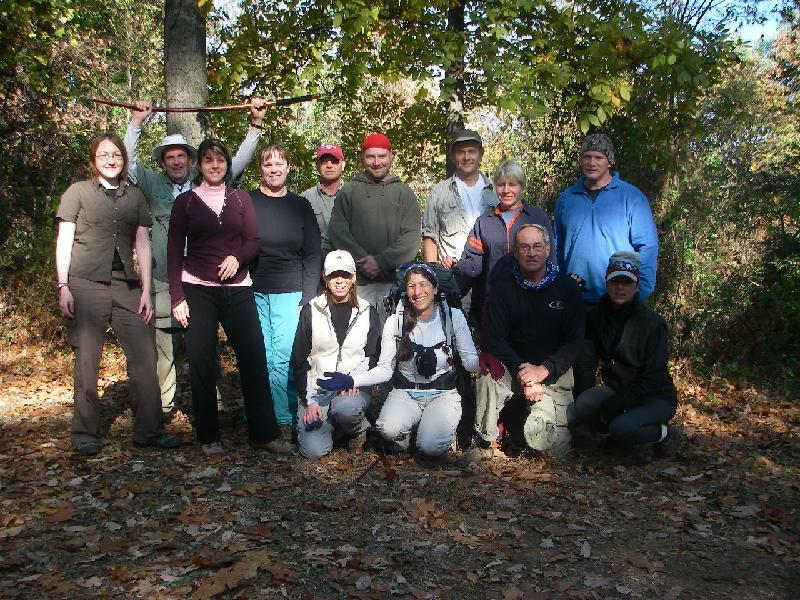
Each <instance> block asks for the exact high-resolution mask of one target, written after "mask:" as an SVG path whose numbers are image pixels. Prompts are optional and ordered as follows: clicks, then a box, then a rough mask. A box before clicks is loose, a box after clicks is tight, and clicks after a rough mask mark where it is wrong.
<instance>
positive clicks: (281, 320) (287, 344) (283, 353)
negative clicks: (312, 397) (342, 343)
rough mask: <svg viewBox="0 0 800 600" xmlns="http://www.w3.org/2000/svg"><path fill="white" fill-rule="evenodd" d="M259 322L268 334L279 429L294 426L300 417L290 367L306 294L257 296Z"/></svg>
mask: <svg viewBox="0 0 800 600" xmlns="http://www.w3.org/2000/svg"><path fill="white" fill-rule="evenodd" d="M255 297H256V307H257V308H258V320H259V321H260V322H261V331H262V333H263V334H264V348H265V349H266V351H267V370H268V371H269V385H270V388H271V389H272V402H273V404H274V405H275V417H276V418H277V420H278V425H291V424H292V417H293V416H294V415H295V414H297V389H296V388H295V385H294V376H293V375H292V372H291V368H290V366H289V359H290V358H291V356H292V345H293V344H294V335H295V333H296V332H297V323H298V321H299V318H300V300H301V299H302V297H303V294H302V292H286V293H284V294H264V293H261V292H256V293H255Z"/></svg>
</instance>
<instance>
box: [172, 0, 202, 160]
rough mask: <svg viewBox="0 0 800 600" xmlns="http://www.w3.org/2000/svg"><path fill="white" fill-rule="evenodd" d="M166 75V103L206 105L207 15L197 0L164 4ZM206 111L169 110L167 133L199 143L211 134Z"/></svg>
mask: <svg viewBox="0 0 800 600" xmlns="http://www.w3.org/2000/svg"><path fill="white" fill-rule="evenodd" d="M164 78H165V79H166V88H167V106H175V107H178V106H205V105H206V103H207V102H208V74H207V72H206V18H205V15H204V14H203V13H202V12H201V11H200V8H199V7H198V5H197V0H166V4H165V8H164ZM208 130H209V127H208V117H207V116H206V113H167V133H168V134H173V133H182V134H183V135H184V136H185V137H186V139H187V140H188V141H189V143H190V144H192V145H193V146H197V145H198V144H199V143H200V142H201V141H202V140H203V139H204V138H206V137H207V136H208Z"/></svg>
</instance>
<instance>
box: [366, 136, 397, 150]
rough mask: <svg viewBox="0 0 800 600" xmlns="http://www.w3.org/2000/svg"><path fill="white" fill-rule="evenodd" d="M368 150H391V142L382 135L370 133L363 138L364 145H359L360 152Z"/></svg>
mask: <svg viewBox="0 0 800 600" xmlns="http://www.w3.org/2000/svg"><path fill="white" fill-rule="evenodd" d="M370 148H383V149H384V150H391V149H392V142H391V141H390V140H389V138H388V137H386V136H385V135H383V134H382V133H370V134H369V135H368V136H367V137H365V138H364V143H363V144H361V150H369V149H370Z"/></svg>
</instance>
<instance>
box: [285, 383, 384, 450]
mask: <svg viewBox="0 0 800 600" xmlns="http://www.w3.org/2000/svg"><path fill="white" fill-rule="evenodd" d="M317 399H318V400H319V406H320V408H321V409H322V425H321V426H320V427H318V428H317V429H314V430H312V431H308V430H306V427H305V425H304V424H303V416H304V415H305V412H306V407H304V406H303V405H302V404H301V405H300V406H299V407H298V408H297V444H298V445H299V447H300V454H302V455H303V456H305V457H306V458H310V459H312V460H316V459H319V458H322V457H323V456H325V455H326V454H328V453H329V452H330V451H331V450H332V449H333V440H334V439H340V438H343V437H355V436H356V435H358V434H359V433H361V432H362V431H366V430H367V429H368V428H369V421H367V420H366V419H365V418H364V413H365V412H366V410H367V405H368V404H369V393H368V392H363V391H362V392H360V393H359V394H358V395H356V396H350V395H349V394H347V393H345V394H337V395H332V394H325V395H322V396H317Z"/></svg>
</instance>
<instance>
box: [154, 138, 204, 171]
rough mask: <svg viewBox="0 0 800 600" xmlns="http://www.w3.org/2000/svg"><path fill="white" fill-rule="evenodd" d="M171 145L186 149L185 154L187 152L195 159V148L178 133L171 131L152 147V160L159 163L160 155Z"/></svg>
mask: <svg viewBox="0 0 800 600" xmlns="http://www.w3.org/2000/svg"><path fill="white" fill-rule="evenodd" d="M172 146H179V147H181V148H183V149H184V150H186V154H188V155H189V157H190V158H191V159H192V160H193V161H196V160H197V148H195V147H194V146H192V145H190V144H189V142H187V141H186V138H185V137H183V136H182V135H181V134H180V133H173V134H172V135H168V136H167V137H165V138H164V139H163V140H161V145H160V146H156V147H155V148H153V155H152V156H153V162H154V163H156V164H160V163H161V157H162V156H163V155H164V151H165V150H166V149H167V148H170V147H172Z"/></svg>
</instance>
